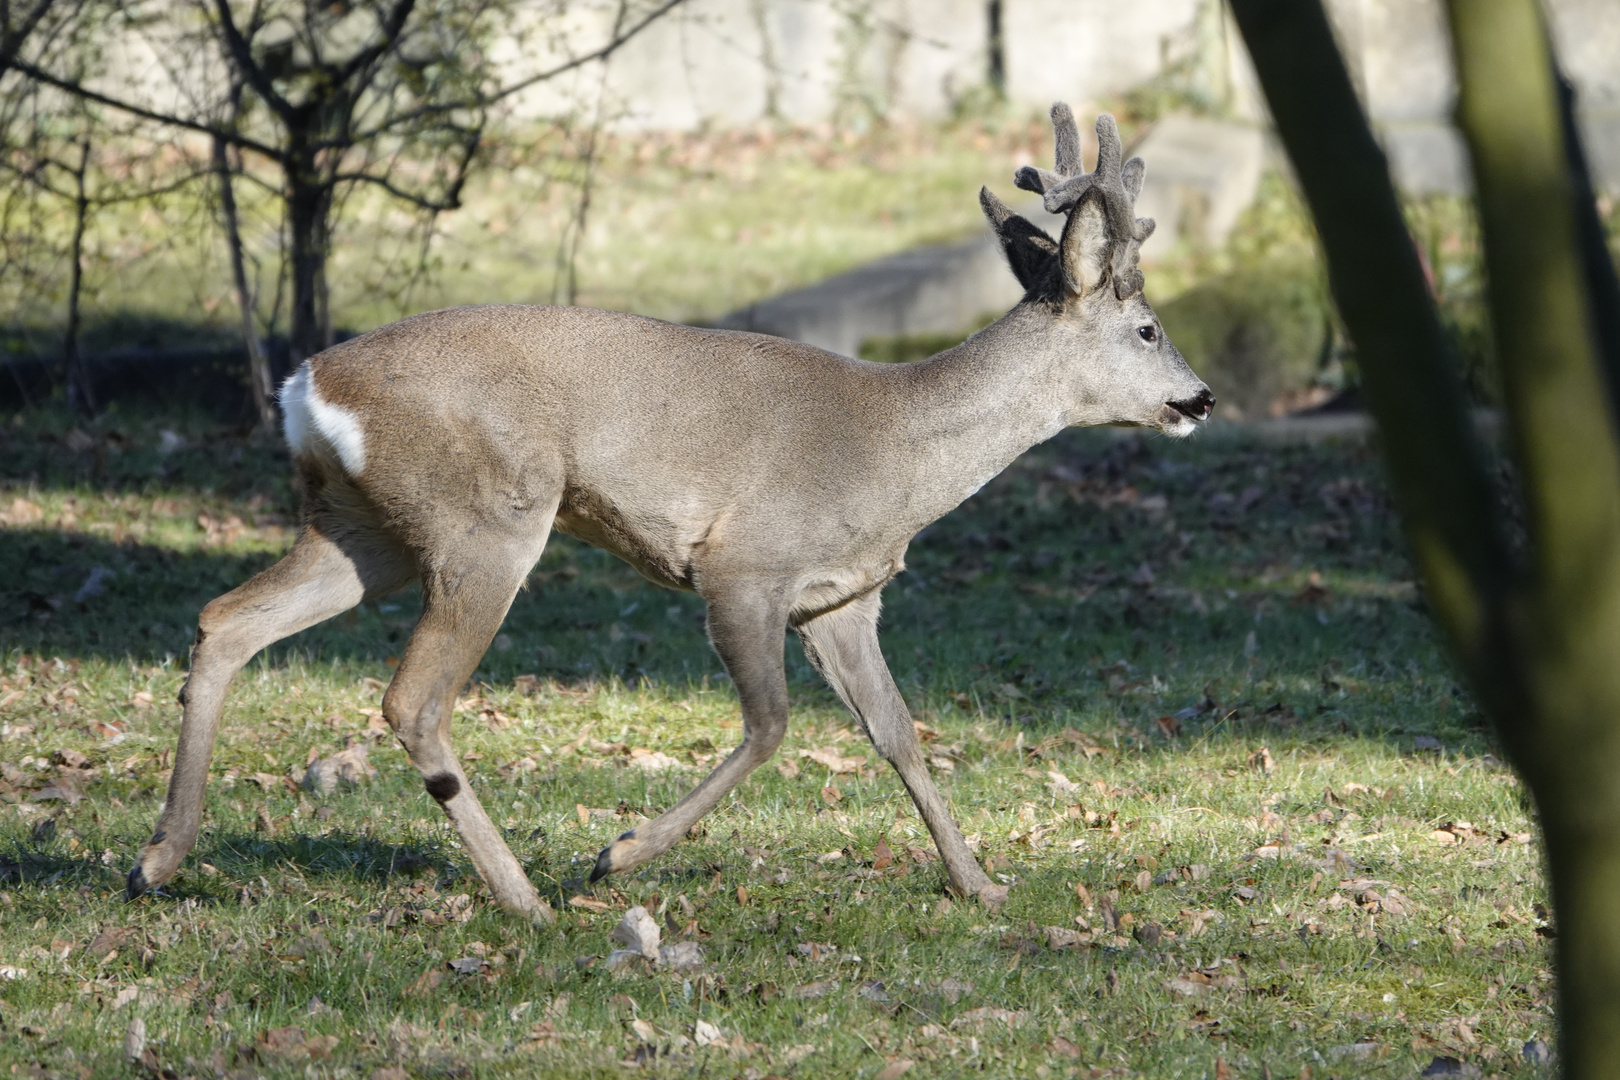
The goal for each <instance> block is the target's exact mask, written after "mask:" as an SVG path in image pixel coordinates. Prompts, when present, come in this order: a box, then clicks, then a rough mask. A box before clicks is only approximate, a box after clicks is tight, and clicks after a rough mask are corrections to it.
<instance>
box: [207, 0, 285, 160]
mask: <svg viewBox="0 0 1620 1080" xmlns="http://www.w3.org/2000/svg"><path fill="white" fill-rule="evenodd" d="M214 11H215V14H217V15H218V16H219V31H220V37H221V39H222V40H223V41H224V43H225V49H226V51H227V52H229V53H230V56H231V60H232V61H233V62H234V63H235V64H236V68H237V70H238V71H240V72H241V73H242V78H243V79H245V80H246V81H247V84H248V85H249V86H251V87H253V92H254V93H255V94H258V95H259V97H260V99H261V100H263V101H264V103H265V104H266V105H268V106H270V108H271V109H272V110H274V111H275V113H276V115H278V116H280V117H281V118H282V120H287V121H290V120H291V119H292V118H293V116H294V114H295V113H297V111H298V109H297V107H296V106H295V105H293V103H292V102H290V101H288V100H287V99H286V98H284V97H282V96H281V94H280V92H279V91H277V90H276V87H275V84H274V83H273V82H271V81H270V76H268V75H267V74H265V71H264V68H262V67H260V66H259V65H258V63H257V62H256V61H254V59H253V48H252V46H250V45H249V44H248V41H247V38H245V37H243V36H242V31H240V30H238V29H237V27H236V18H235V16H233V15H232V14H231V5H230V0H215V2H214ZM208 134H210V135H212V134H214V133H213V132H209V133H208ZM237 145H239V146H240V145H242V144H240V143H238V144H237Z"/></svg>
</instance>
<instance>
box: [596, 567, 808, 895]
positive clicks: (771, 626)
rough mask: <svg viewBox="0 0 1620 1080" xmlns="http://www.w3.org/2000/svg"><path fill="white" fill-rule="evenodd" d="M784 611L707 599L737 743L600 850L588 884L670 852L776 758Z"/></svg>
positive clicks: (755, 601) (782, 729)
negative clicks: (736, 708) (683, 790)
mask: <svg viewBox="0 0 1620 1080" xmlns="http://www.w3.org/2000/svg"><path fill="white" fill-rule="evenodd" d="M786 628H787V609H786V605H785V604H783V603H780V602H778V601H776V600H774V599H771V598H768V597H765V596H749V597H712V598H710V600H709V639H710V641H712V642H713V643H714V650H715V652H717V653H719V654H720V660H721V662H723V663H724V664H725V665H726V673H727V674H728V675H730V676H731V681H732V683H733V684H734V685H735V686H736V687H737V696H738V697H739V698H740V699H741V702H742V716H743V741H742V743H741V744H740V745H739V746H738V747H737V748H736V749H735V750H733V751H732V752H731V753H730V754H729V755H728V756H727V757H726V760H724V761H722V762H721V763H720V764H719V765H717V766H715V768H714V771H713V772H711V773H710V774H709V775H708V776H706V777H704V778H703V782H702V783H701V784H699V785H698V786H697V787H695V788H693V789H692V790H691V791H690V792H688V793H687V795H686V797H685V798H683V799H682V800H681V801H680V802H678V803H676V804H675V805H674V806H672V807H670V808H669V809H668V810H666V811H664V812H663V813H662V814H660V815H658V817H656V818H654V819H653V820H652V821H649V822H646V823H644V824H642V825H638V826H636V827H635V828H634V829H632V830H630V831H629V832H627V833H625V834H624V835H623V836H620V837H619V838H618V839H617V840H615V841H613V843H611V844H609V845H608V846H607V847H605V848H603V849H602V852H601V854H600V855H598V856H597V857H596V868H595V869H594V870H592V871H591V880H592V881H593V882H594V881H600V880H601V879H602V878H604V877H606V876H607V875H609V874H613V873H618V872H619V871H621V870H629V869H632V868H634V867H637V866H640V865H641V864H642V863H644V862H647V861H648V860H650V859H654V858H657V857H658V856H659V855H662V854H663V853H664V852H666V851H668V850H669V849H670V848H672V847H674V846H675V844H676V843H677V842H679V841H680V839H681V838H682V837H683V836H685V835H686V832H687V830H688V829H690V828H691V827H692V826H693V825H696V824H697V823H698V821H699V819H701V818H702V817H703V815H704V814H707V813H708V812H709V811H710V810H712V809H714V806H715V804H716V803H718V802H719V801H720V800H721V799H723V798H725V797H726V795H727V794H728V793H729V792H730V791H731V789H732V788H734V787H736V786H737V785H738V784H739V783H741V782H742V780H743V778H744V777H745V776H747V775H748V774H749V773H751V772H753V771H754V769H755V768H756V767H758V766H759V765H760V764H761V763H763V762H764V761H766V760H767V759H768V758H769V757H770V756H771V755H772V754H774V753H775V752H776V748H777V747H778V746H780V745H781V743H782V736H783V735H784V734H785V733H786V732H787V719H788V697H787V676H786V673H785V672H784V670H783V666H782V634H783V631H784V630H786Z"/></svg>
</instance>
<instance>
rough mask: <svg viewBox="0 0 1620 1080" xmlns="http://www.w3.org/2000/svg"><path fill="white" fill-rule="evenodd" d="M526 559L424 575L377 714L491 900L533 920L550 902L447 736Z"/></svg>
mask: <svg viewBox="0 0 1620 1080" xmlns="http://www.w3.org/2000/svg"><path fill="white" fill-rule="evenodd" d="M481 557H483V556H481ZM528 565H529V564H528V563H525V564H524V565H523V567H522V568H521V569H519V570H516V571H515V573H506V572H504V571H505V570H508V569H510V568H509V567H484V566H479V565H476V564H473V565H466V564H463V565H459V566H457V565H454V563H451V565H449V566H446V567H444V568H442V569H441V570H439V571H437V572H436V573H435V574H434V575H432V576H431V577H424V581H423V600H424V603H423V610H422V620H421V621H420V622H419V623H417V625H416V630H415V631H414V632H413V633H412V634H411V640H410V644H409V645H407V646H406V648H405V656H404V659H402V660H401V661H400V664H399V670H398V671H397V672H396V673H395V674H394V679H393V682H391V683H390V684H389V686H388V692H387V693H386V694H384V695H383V716H384V717H385V718H386V719H387V720H388V723H389V726H391V727H392V728H393V729H394V734H395V735H396V736H397V737H398V738H399V741H400V744H401V745H403V746H404V747H405V752H406V753H407V754H409V755H410V758H411V764H412V765H415V766H416V768H417V770H418V771H419V772H421V774H422V778H423V781H424V783H425V785H426V787H427V792H428V794H429V795H431V796H433V798H434V800H435V801H437V802H438V804H439V806H440V807H441V808H442V809H443V810H444V812H445V815H446V816H448V817H449V818H450V821H451V823H452V824H453V825H455V827H456V832H457V833H458V834H460V836H461V842H462V844H463V846H464V847H465V848H466V850H467V854H468V856H469V857H471V859H472V863H473V866H474V868H476V869H477V871H478V876H479V877H481V878H483V879H484V883H485V884H486V885H488V886H489V889H490V892H492V893H494V894H495V901H496V903H498V904H500V905H501V907H503V908H505V909H506V910H508V911H510V912H513V913H514V914H517V915H521V916H524V917H525V918H528V919H530V920H531V921H534V922H544V923H552V922H555V921H556V918H557V916H556V914H555V913H554V912H553V911H552V910H551V905H550V904H548V903H546V901H545V899H544V898H543V897H542V896H541V895H540V894H539V892H537V891H536V890H535V887H534V884H533V883H532V882H530V881H529V877H528V875H527V874H525V873H524V872H523V867H522V865H521V864H520V863H519V862H518V861H517V858H516V857H515V856H514V855H513V854H512V850H511V849H510V848H508V847H507V846H506V841H505V840H503V839H501V834H500V833H499V832H498V831H497V830H496V828H495V825H494V823H493V822H491V821H490V820H489V815H488V814H486V813H485V812H484V808H483V806H482V805H481V804H480V803H479V801H478V796H476V795H474V794H473V790H472V786H471V785H470V784H469V783H468V782H467V774H466V773H465V772H463V771H462V768H461V762H459V761H458V760H456V755H455V751H454V749H453V748H452V747H451V744H450V718H451V715H452V714H453V712H454V710H455V703H456V694H457V693H459V692H460V690H461V688H462V686H464V685H465V684H466V682H467V680H468V679H469V678H470V677H471V676H472V673H473V670H474V669H475V668H476V667H477V666H478V661H479V659H480V658H481V657H482V656H483V655H484V651H485V650H486V649H488V648H489V643H490V641H491V640H492V639H493V638H494V637H495V632H496V631H497V630H498V629H500V625H501V620H502V619H504V618H505V617H506V611H507V609H508V608H509V607H510V606H511V603H512V597H513V596H514V595H515V594H516V593H517V588H518V584H519V583H520V582H521V581H522V578H523V574H524V572H526V571H527V569H528Z"/></svg>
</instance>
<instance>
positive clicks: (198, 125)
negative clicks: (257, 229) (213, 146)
mask: <svg viewBox="0 0 1620 1080" xmlns="http://www.w3.org/2000/svg"><path fill="white" fill-rule="evenodd" d="M12 68H13V69H14V70H16V71H19V72H21V73H22V74H24V75H26V76H28V77H29V78H30V79H33V80H35V81H36V82H40V83H43V84H45V85H46V86H50V87H54V88H55V89H57V90H61V91H63V92H64V93H68V94H72V95H73V96H74V97H78V98H82V99H83V100H85V101H91V102H94V103H96V104H97V105H105V106H107V107H108V108H109V109H117V110H118V111H119V112H122V113H127V114H129V115H130V116H134V117H139V118H140V119H142V120H150V121H152V122H153V123H155V124H168V125H170V126H171V127H177V128H180V129H182V130H184V131H194V132H196V133H197V134H199V135H207V136H210V137H220V138H224V139H225V140H226V141H227V142H229V143H230V144H231V145H232V146H236V147H238V148H240V149H243V150H252V151H253V152H254V153H256V154H263V155H264V156H265V157H267V158H269V159H271V160H272V161H275V162H277V163H280V162H282V161H283V160H284V159H285V156H286V155H285V154H283V153H282V152H281V151H280V150H277V149H275V148H274V147H272V146H269V145H267V144H265V143H262V142H259V141H258V140H257V139H252V138H248V137H247V136H245V135H242V134H241V133H239V132H232V131H229V130H226V129H225V128H221V127H217V126H215V125H213V124H206V123H203V122H202V121H200V120H191V119H188V118H186V117H184V116H175V115H173V114H171V113H163V112H158V111H157V110H155V109H148V108H146V107H145V106H143V105H136V104H135V103H134V102H130V101H122V100H120V99H118V98H115V97H112V96H110V95H107V94H103V93H101V92H100V91H98V90H92V89H90V88H89V87H88V86H85V85H84V84H83V83H80V82H75V81H74V80H72V79H64V78H61V77H60V76H57V75H53V74H51V73H50V72H49V71H46V70H44V69H43V68H40V67H37V66H35V65H34V64H32V63H29V62H28V61H26V60H17V61H14V62H13V63H12Z"/></svg>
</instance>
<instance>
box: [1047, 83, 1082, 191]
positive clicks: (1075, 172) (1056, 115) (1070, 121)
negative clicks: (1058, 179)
mask: <svg viewBox="0 0 1620 1080" xmlns="http://www.w3.org/2000/svg"><path fill="white" fill-rule="evenodd" d="M1052 133H1053V135H1055V136H1056V138H1055V140H1054V141H1055V143H1056V147H1055V151H1054V153H1053V162H1052V164H1053V167H1054V168H1055V169H1056V170H1057V174H1058V175H1059V176H1079V175H1080V174H1081V173H1083V172H1085V171H1086V169H1085V165H1084V164H1083V163H1082V162H1081V159H1080V128H1079V126H1078V125H1077V124H1076V123H1075V122H1074V110H1072V109H1070V108H1069V106H1068V105H1067V104H1066V103H1064V102H1061V101H1059V102H1055V103H1054V104H1053V105H1052Z"/></svg>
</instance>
